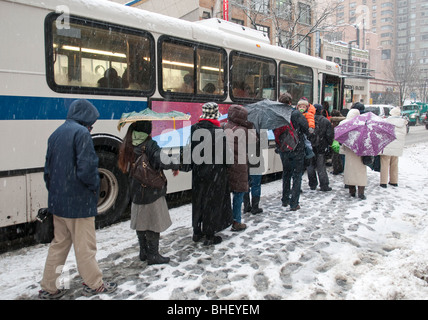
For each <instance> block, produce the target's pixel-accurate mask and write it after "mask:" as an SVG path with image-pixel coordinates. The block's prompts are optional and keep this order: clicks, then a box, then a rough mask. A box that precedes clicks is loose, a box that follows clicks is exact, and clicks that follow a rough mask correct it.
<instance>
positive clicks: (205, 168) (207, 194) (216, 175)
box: [190, 120, 233, 235]
mask: <svg viewBox="0 0 428 320" xmlns="http://www.w3.org/2000/svg"><path fill="white" fill-rule="evenodd" d="M198 130H204V132H205V133H207V132H208V133H209V136H210V137H211V144H210V145H206V144H205V145H204V141H205V139H204V138H197V137H196V133H197V131H198ZM190 131H191V154H192V161H191V165H190V169H191V170H192V226H193V227H194V228H199V227H201V228H202V232H203V233H204V234H207V235H213V234H214V233H216V232H218V231H221V230H223V229H225V228H227V227H228V226H230V225H231V224H232V222H233V219H232V206H231V200H230V189H229V182H228V175H227V167H228V165H227V164H226V155H227V152H226V148H227V147H226V139H225V135H224V132H223V129H222V128H220V127H218V126H216V125H215V124H213V123H212V122H211V121H208V120H202V121H199V122H198V123H196V124H194V125H192V127H191V129H190ZM194 140H196V141H194ZM216 145H217V148H219V147H221V148H222V151H223V157H222V159H217V160H219V161H217V163H216V161H215V160H216V157H215V151H216ZM208 149H211V150H208ZM210 151H211V153H209V152H210ZM207 152H208V154H207ZM198 155H200V156H202V157H203V159H204V161H202V163H199V162H200V161H197V160H200V159H195V157H197V156H198ZM205 159H206V161H205ZM229 163H230V162H229Z"/></svg>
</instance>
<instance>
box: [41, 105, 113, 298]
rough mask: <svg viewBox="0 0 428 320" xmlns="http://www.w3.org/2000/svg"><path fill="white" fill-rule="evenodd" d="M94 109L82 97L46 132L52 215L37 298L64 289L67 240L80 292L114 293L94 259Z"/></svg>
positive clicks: (58, 293) (96, 187)
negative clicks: (51, 235)
mask: <svg viewBox="0 0 428 320" xmlns="http://www.w3.org/2000/svg"><path fill="white" fill-rule="evenodd" d="M98 117H99V113H98V110H97V109H96V108H95V107H94V106H93V105H92V104H91V103H90V102H89V101H87V100H75V101H73V102H72V104H71V105H70V109H69V111H68V114H67V119H66V121H65V122H64V123H63V124H62V125H61V126H60V127H58V128H57V129H56V130H55V131H54V133H52V135H51V136H50V137H49V140H48V149H47V153H46V163H45V170H44V179H45V182H46V188H47V189H48V193H49V194H48V207H49V212H50V213H52V214H53V219H54V220H53V221H54V239H53V240H52V242H51V244H50V247H49V252H48V257H47V259H46V264H45V269H44V273H43V279H42V281H41V282H40V285H41V287H42V290H41V291H40V292H39V297H40V298H41V299H57V298H60V297H61V296H62V295H64V294H65V292H66V290H65V289H64V288H60V287H58V283H57V282H58V280H57V279H58V276H59V274H60V273H61V269H62V267H63V266H64V264H65V261H66V259H67V256H68V253H69V251H70V248H71V245H73V246H74V251H75V254H76V261H77V268H78V270H79V274H80V275H81V277H82V278H83V281H84V286H83V291H82V293H83V294H84V295H93V294H97V293H101V292H102V293H109V292H113V291H114V290H115V289H116V287H117V284H116V283H108V282H104V281H103V276H102V272H101V270H100V269H99V267H98V263H97V261H96V259H95V255H96V252H97V247H96V238H95V216H96V215H97V202H98V191H99V185H100V178H99V173H98V156H97V154H96V153H95V149H94V144H93V142H92V137H91V134H90V131H91V129H92V125H93V124H94V123H95V121H96V120H97V119H98Z"/></svg>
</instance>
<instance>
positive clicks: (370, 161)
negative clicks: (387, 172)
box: [361, 156, 374, 166]
mask: <svg viewBox="0 0 428 320" xmlns="http://www.w3.org/2000/svg"><path fill="white" fill-rule="evenodd" d="M361 160H362V161H363V164H364V165H366V166H370V165H372V164H373V161H374V157H373V156H362V157H361Z"/></svg>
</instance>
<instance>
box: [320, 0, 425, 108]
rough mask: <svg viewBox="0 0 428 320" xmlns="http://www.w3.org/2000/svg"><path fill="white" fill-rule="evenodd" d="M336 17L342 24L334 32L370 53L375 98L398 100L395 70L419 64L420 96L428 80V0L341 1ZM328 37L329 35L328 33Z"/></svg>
mask: <svg viewBox="0 0 428 320" xmlns="http://www.w3.org/2000/svg"><path fill="white" fill-rule="evenodd" d="M323 1H327V0H323ZM340 1H341V3H340V5H339V7H338V10H337V13H336V15H335V16H334V17H333V18H334V24H335V25H336V26H337V27H338V28H337V29H336V30H335V31H336V32H335V33H332V34H331V35H330V38H334V40H339V41H344V42H346V43H349V42H350V41H352V40H357V41H356V42H355V43H354V45H355V46H357V47H358V48H360V49H367V50H369V52H370V69H372V70H373V71H372V75H373V76H374V79H373V80H372V81H371V101H372V102H373V103H394V104H398V103H399V101H397V95H398V93H397V91H398V90H397V87H396V85H395V81H394V75H393V72H392V70H394V69H396V68H397V66H400V65H401V66H403V65H408V64H415V65H416V67H417V69H418V74H419V76H420V79H419V80H416V81H415V84H414V88H413V89H412V90H413V92H412V96H413V97H414V98H415V99H416V98H419V99H424V98H425V99H426V97H418V91H420V90H418V86H421V85H422V86H423V85H424V86H426V83H427V81H428V2H427V1H426V0H340ZM326 37H327V38H328V37H329V36H328V35H326Z"/></svg>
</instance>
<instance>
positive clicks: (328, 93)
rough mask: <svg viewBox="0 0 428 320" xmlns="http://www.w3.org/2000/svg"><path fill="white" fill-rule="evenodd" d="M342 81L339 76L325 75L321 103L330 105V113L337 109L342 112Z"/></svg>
mask: <svg viewBox="0 0 428 320" xmlns="http://www.w3.org/2000/svg"><path fill="white" fill-rule="evenodd" d="M341 83H342V81H341V79H340V77H338V76H333V75H329V74H323V81H322V84H323V86H322V92H321V102H324V101H326V102H328V104H329V110H328V111H329V113H331V110H333V109H337V110H341V109H342V108H343V105H342V103H341V96H342V86H341Z"/></svg>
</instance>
